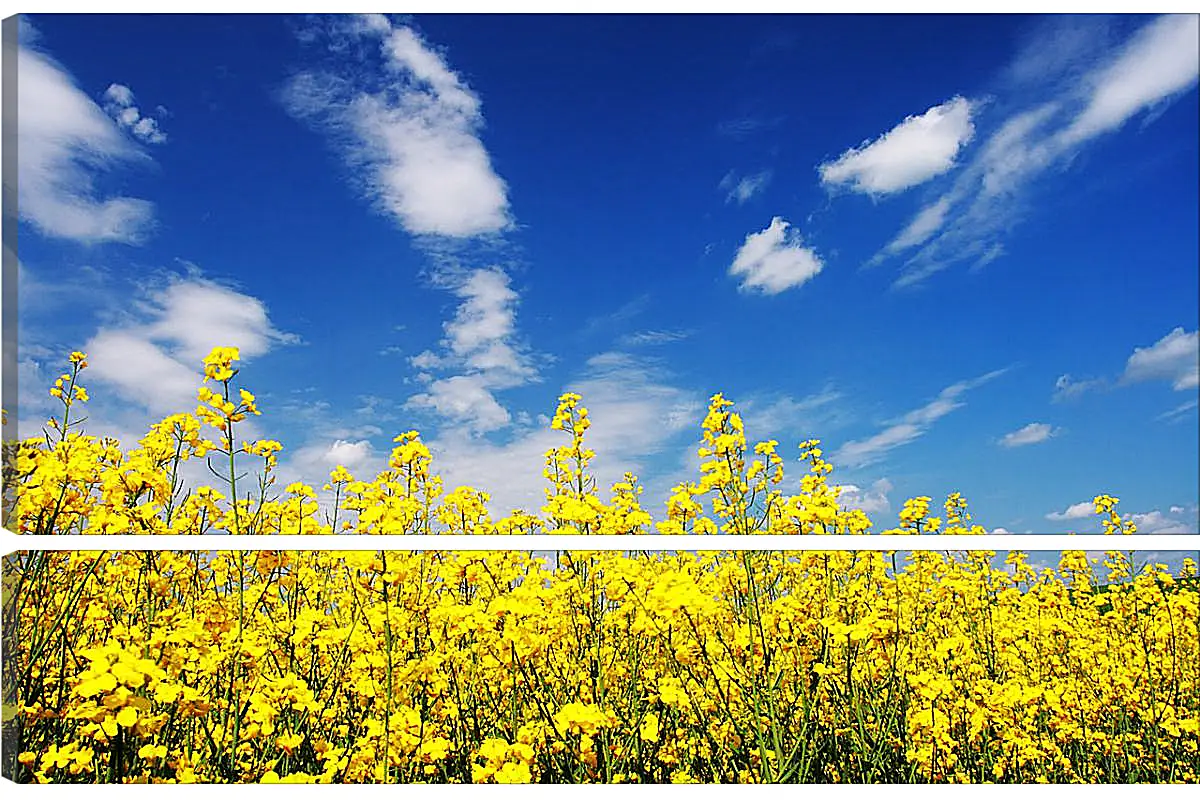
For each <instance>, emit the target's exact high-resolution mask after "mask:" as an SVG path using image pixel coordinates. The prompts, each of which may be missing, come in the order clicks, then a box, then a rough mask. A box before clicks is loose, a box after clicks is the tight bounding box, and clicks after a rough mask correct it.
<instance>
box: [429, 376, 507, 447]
mask: <svg viewBox="0 0 1200 800" xmlns="http://www.w3.org/2000/svg"><path fill="white" fill-rule="evenodd" d="M408 405H409V406H410V407H412V408H431V409H433V410H434V411H436V412H437V413H438V414H439V415H440V416H441V417H443V418H444V419H447V420H450V421H452V422H458V423H462V424H464V425H466V426H467V427H468V428H469V429H470V430H471V431H473V432H475V433H487V432H488V431H494V430H498V429H500V428H503V427H504V426H506V425H508V423H509V421H510V419H511V418H510V416H509V413H508V411H507V409H505V408H504V406H502V405H500V403H499V402H498V401H497V400H496V397H495V395H494V394H492V392H491V389H490V388H489V387H488V385H487V382H486V379H485V378H484V376H483V375H480V374H473V375H452V376H450V377H448V378H441V379H439V380H435V381H433V382H432V383H430V384H429V387H428V390H427V391H425V392H422V393H421V394H417V395H413V396H412V397H411V398H409V401H408Z"/></svg>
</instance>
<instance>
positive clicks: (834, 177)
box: [817, 97, 975, 195]
mask: <svg viewBox="0 0 1200 800" xmlns="http://www.w3.org/2000/svg"><path fill="white" fill-rule="evenodd" d="M973 110H974V106H973V105H972V103H971V102H970V101H968V100H967V99H965V98H963V97H954V98H951V99H950V100H947V101H946V102H945V103H942V104H941V105H936V106H934V107H933V108H930V109H929V110H928V111H926V112H925V113H924V114H920V115H915V116H910V117H908V118H906V119H905V120H904V121H903V122H901V123H900V124H899V125H897V126H896V127H895V128H892V129H891V130H890V131H888V132H887V133H885V134H883V135H882V136H880V137H879V138H878V139H876V140H875V141H873V142H864V143H863V144H862V145H860V146H859V147H857V148H850V149H849V150H847V151H846V152H844V153H842V155H841V156H839V157H838V158H837V159H836V160H834V161H832V162H827V163H824V164H821V165H820V166H818V167H817V171H818V172H819V173H820V175H821V182H822V183H824V184H826V185H827V186H842V185H847V186H849V187H850V188H851V189H852V190H854V191H857V192H863V193H866V194H871V195H885V194H891V193H893V192H899V191H903V190H904V189H908V188H911V187H913V186H917V185H919V184H922V183H924V182H925V181H928V180H929V179H931V178H934V177H937V176H938V175H941V174H943V173H945V172H947V171H949V170H950V168H951V167H953V166H954V159H955V157H956V156H957V155H958V153H959V150H961V149H962V147H963V145H965V144H967V142H969V141H971V137H972V136H973V135H974V133H975V126H974V124H973V123H972V122H971V114H972V112H973Z"/></svg>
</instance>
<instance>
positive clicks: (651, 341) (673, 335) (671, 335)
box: [621, 330, 692, 347]
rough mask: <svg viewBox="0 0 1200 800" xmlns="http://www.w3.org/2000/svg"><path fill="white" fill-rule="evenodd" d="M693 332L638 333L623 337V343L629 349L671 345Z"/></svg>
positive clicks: (659, 331) (661, 331)
mask: <svg viewBox="0 0 1200 800" xmlns="http://www.w3.org/2000/svg"><path fill="white" fill-rule="evenodd" d="M691 335H692V334H691V331H670V330H652V331H637V332H636V333H630V334H626V335H625V336H622V337H621V343H622V344H623V345H626V346H629V347H638V346H641V345H656V344H670V343H671V342H679V341H682V340H684V339H686V338H688V337H689V336H691Z"/></svg>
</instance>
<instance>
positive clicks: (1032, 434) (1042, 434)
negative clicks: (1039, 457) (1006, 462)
mask: <svg viewBox="0 0 1200 800" xmlns="http://www.w3.org/2000/svg"><path fill="white" fill-rule="evenodd" d="M1057 433H1058V431H1057V430H1056V429H1055V428H1053V427H1051V426H1050V425H1048V424H1047V423H1045V422H1031V423H1029V424H1028V425H1026V426H1025V427H1023V428H1021V429H1019V430H1015V431H1013V432H1012V433H1006V434H1004V438H1003V439H1001V440H1000V446H1001V447H1024V446H1025V445H1030V444H1038V443H1039V442H1044V441H1046V440H1047V439H1049V438H1050V437H1051V436H1054V435H1056V434H1057Z"/></svg>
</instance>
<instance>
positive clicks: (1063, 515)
mask: <svg viewBox="0 0 1200 800" xmlns="http://www.w3.org/2000/svg"><path fill="white" fill-rule="evenodd" d="M1095 513H1096V506H1095V504H1094V503H1093V502H1092V501H1091V500H1085V501H1083V502H1082V503H1075V504H1074V505H1070V506H1067V510H1066V511H1051V512H1050V513H1049V514H1047V515H1046V519H1052V520H1064V519H1087V518H1088V517H1090V516H1092V515H1093V514H1095Z"/></svg>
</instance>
